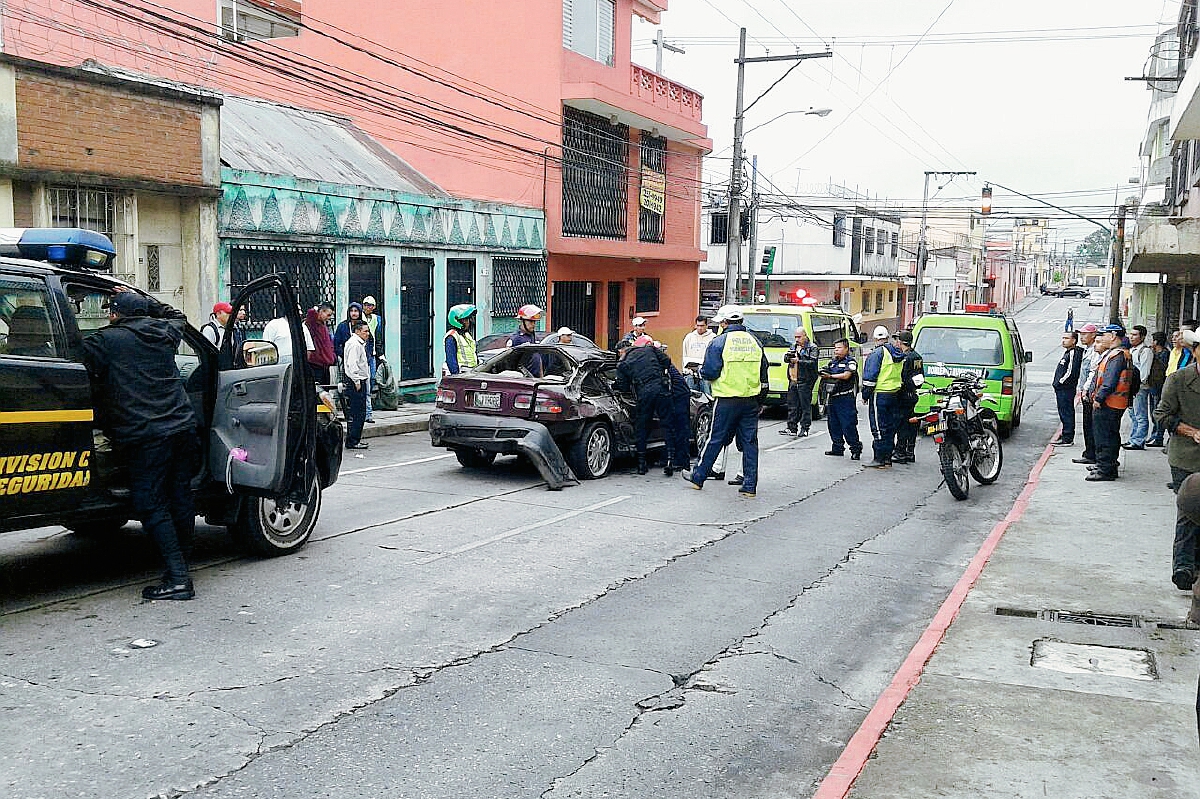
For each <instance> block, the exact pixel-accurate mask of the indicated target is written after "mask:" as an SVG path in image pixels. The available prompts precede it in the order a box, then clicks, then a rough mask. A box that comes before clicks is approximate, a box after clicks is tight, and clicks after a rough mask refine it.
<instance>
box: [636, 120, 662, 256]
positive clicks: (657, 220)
mask: <svg viewBox="0 0 1200 799" xmlns="http://www.w3.org/2000/svg"><path fill="white" fill-rule="evenodd" d="M641 158H642V172H641V182H642V184H643V186H642V189H643V191H645V184H646V180H647V177H648V176H647V174H646V173H647V172H651V173H656V175H655V177H656V176H657V175H662V176H664V177H665V176H666V174H667V140H666V139H663V138H659V137H657V136H651V135H650V134H649V133H642V144H641ZM665 182H666V181H665V180H663V183H664V185H663V192H662V204H663V208H662V212H661V213H659V212H657V211H654V210H651V209H649V208H647V207H646V205H645V203H644V202H639V203H638V240H639V241H648V242H653V243H656V244H662V242H663V233H664V232H665V230H666V219H667V212H666V203H667V197H666V186H665Z"/></svg>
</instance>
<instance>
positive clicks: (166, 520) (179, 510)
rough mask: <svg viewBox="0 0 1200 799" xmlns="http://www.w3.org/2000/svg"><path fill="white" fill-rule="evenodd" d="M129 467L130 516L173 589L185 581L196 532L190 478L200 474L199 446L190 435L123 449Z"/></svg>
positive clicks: (190, 432)
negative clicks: (143, 533) (151, 543)
mask: <svg viewBox="0 0 1200 799" xmlns="http://www.w3.org/2000/svg"><path fill="white" fill-rule="evenodd" d="M121 452H122V454H123V455H124V458H125V462H126V463H127V464H128V466H129V493H130V499H131V500H132V502H133V512H134V513H135V514H136V515H137V518H138V520H139V521H140V522H141V523H142V528H143V529H144V530H145V531H146V533H147V535H149V536H150V539H151V540H152V541H154V544H155V546H157V547H158V551H159V554H160V555H162V559H163V561H164V562H165V563H166V566H167V570H166V573H165V574H164V575H163V577H164V578H165V579H166V580H167V582H169V583H171V584H173V585H180V584H182V583H184V582H186V581H187V580H188V565H187V558H186V557H185V555H184V552H185V551H186V550H188V549H190V548H191V545H192V534H193V533H194V532H195V530H196V510H195V507H194V505H193V502H192V478H193V477H195V476H196V473H197V472H198V471H199V468H198V467H199V464H198V457H199V453H200V442H199V439H198V438H197V435H196V433H195V431H192V430H188V431H185V432H180V433H175V434H173V435H169V436H166V437H163V438H150V439H145V440H141V441H137V442H135V443H130V444H126V445H122V447H121Z"/></svg>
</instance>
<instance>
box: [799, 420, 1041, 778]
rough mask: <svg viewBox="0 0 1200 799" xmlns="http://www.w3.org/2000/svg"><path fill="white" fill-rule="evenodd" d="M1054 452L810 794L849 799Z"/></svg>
mask: <svg viewBox="0 0 1200 799" xmlns="http://www.w3.org/2000/svg"><path fill="white" fill-rule="evenodd" d="M1056 437H1057V434H1056ZM1052 454H1054V447H1053V446H1052V445H1050V444H1047V445H1046V449H1045V450H1044V451H1043V452H1042V456H1041V457H1040V458H1038V461H1037V463H1035V464H1034V465H1033V469H1031V470H1030V472H1029V477H1028V478H1027V479H1026V480H1025V487H1024V488H1023V489H1022V490H1021V493H1020V494H1018V495H1017V499H1016V501H1015V502H1013V505H1012V507H1011V508H1009V511H1008V513H1007V514H1006V515H1005V516H1004V518H1003V519H1001V520H1000V521H999V522H997V523H996V526H995V527H993V528H992V531H991V533H989V534H988V537H987V539H986V540H984V542H983V546H981V547H980V548H979V551H978V552H976V553H975V557H974V558H972V559H971V562H970V564H968V565H967V570H966V571H965V572H963V575H962V577H960V578H959V579H958V582H957V583H955V584H954V588H952V589H951V590H950V594H949V596H947V597H946V601H944V602H943V603H942V606H941V607H940V608H938V612H937V613H936V614H935V615H934V617H933V620H932V621H931V622H930V623H929V626H928V627H926V628H925V632H923V633H922V634H921V637H920V638H919V639H917V643H916V644H915V645H913V648H912V649H911V650H910V651H909V653H908V657H906V658H905V659H904V663H902V664H901V665H900V669H899V671H897V672H896V675H895V676H894V677H893V678H892V682H891V684H890V685H888V687H887V688H886V689H884V691H883V693H881V694H880V695H879V698H878V699H876V700H875V705H874V707H872V708H871V712H870V713H868V714H867V717H866V718H865V719H863V722H862V724H860V725H859V727H858V731H857V732H855V733H854V736H853V737H852V738H851V739H850V742H849V743H847V744H846V748H845V749H844V750H843V751H842V756H841V757H839V758H838V759H837V762H836V763H834V764H833V766H832V768H830V769H829V773H828V774H827V775H825V779H824V780H822V781H821V785H820V786H819V787H818V788H817V792H816V793H814V794H813V796H812V799H845V797H846V796H847V795H848V794H849V793H850V789H851V788H852V787H853V786H854V781H855V780H856V779H858V775H859V774H861V773H862V770H863V767H864V766H866V764H867V758H869V757H870V756H871V753H872V752H874V751H875V747H876V746H877V745H878V744H879V739H880V738H882V737H883V733H884V731H886V730H887V726H888V724H890V723H891V721H892V718H893V717H894V716H895V715H896V711H897V710H898V709H899V708H900V705H902V704H904V700H905V699H907V698H908V694H909V692H910V691H912V689H913V687H914V686H916V684H917V683H918V682H920V680H921V673H922V672H923V671H924V670H925V664H926V663H928V662H929V659H930V658H931V657H933V653H934V651H935V650H936V649H937V648H938V645H939V644H941V642H942V639H943V638H945V637H946V631H947V630H948V629H949V628H950V624H951V623H952V622H953V621H954V619H955V618H956V617H957V616H958V612H959V610H961V609H962V605H963V602H965V601H966V599H967V593H968V592H969V591H970V590H971V587H972V586H974V585H975V581H976V580H978V579H979V575H980V574H981V573H983V567H984V566H985V565H986V564H987V562H988V559H989V558H991V556H992V553H993V552H995V550H996V546H997V545H998V544H999V543H1000V539H1001V538H1003V537H1004V533H1005V532H1006V531H1007V530H1008V527H1009V525H1011V524H1013V523H1014V522H1016V521H1018V520H1019V519H1020V518H1021V516H1023V515H1024V514H1025V509H1026V508H1027V507H1028V506H1029V498H1030V497H1031V496H1033V492H1034V489H1036V488H1037V484H1038V483H1039V482H1040V481H1041V479H1042V469H1043V468H1045V466H1046V461H1048V460H1050V456H1051V455H1052Z"/></svg>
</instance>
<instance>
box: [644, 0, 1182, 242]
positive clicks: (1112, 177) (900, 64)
mask: <svg viewBox="0 0 1200 799" xmlns="http://www.w3.org/2000/svg"><path fill="white" fill-rule="evenodd" d="M718 9H719V10H718ZM943 11H944V13H943ZM1178 11H1179V0H1120V1H1119V2H1118V1H1116V0H1003V1H1002V0H986V2H985V0H904V2H896V0H839V2H829V0H820V1H818V0H670V10H669V11H667V12H666V13H664V14H663V17H662V29H663V31H664V35H665V37H666V39H667V41H668V42H672V41H678V42H680V43H682V44H683V46H684V47H685V49H686V50H687V53H686V54H685V55H677V54H674V53H671V52H666V53H664V60H663V72H664V73H665V74H666V76H667V77H669V78H671V79H673V80H677V81H679V82H680V83H683V84H685V85H687V86H690V87H691V88H693V89H696V90H697V91H699V92H701V93H702V94H703V95H704V102H705V105H704V121H705V122H706V123H707V124H708V129H709V136H710V137H711V138H712V139H713V142H714V152H713V154H714V156H718V157H724V158H725V159H728V158H729V157H730V154H731V150H730V149H729V147H730V144H731V142H732V138H733V113H734V92H735V87H736V75H737V73H736V67H735V65H734V64H733V59H734V58H735V57H736V55H737V26H738V25H743V26H745V27H746V28H747V29H748V37H747V55H750V56H757V55H764V54H766V53H767V51H766V49H765V47H764V45H767V46H769V48H770V54H771V55H782V54H786V53H794V52H797V49H796V46H794V45H793V44H792V42H794V43H795V45H798V46H799V48H800V50H799V51H800V52H816V51H820V50H824V49H825V45H824V44H822V43H821V39H823V40H824V41H826V42H828V43H829V44H831V45H832V47H833V51H834V57H833V58H830V59H819V60H810V61H806V62H804V63H803V64H802V65H801V66H799V67H798V68H797V69H796V70H795V71H794V72H792V73H791V74H790V75H789V76H788V77H787V78H786V79H785V80H784V81H783V82H782V83H780V84H779V85H778V86H777V87H775V88H774V89H772V90H771V92H770V94H768V95H767V96H766V98H765V99H763V101H762V102H760V103H759V104H758V105H756V106H755V107H754V108H753V109H751V110H750V111H749V112H747V114H746V117H745V127H746V129H747V130H749V129H750V128H751V127H753V126H755V125H758V124H760V123H762V122H766V121H767V120H769V119H771V118H772V117H774V116H775V115H776V114H779V113H782V112H784V111H788V110H792V109H807V108H810V107H811V108H821V107H828V108H832V109H834V110H833V113H832V114H830V115H829V116H827V117H824V118H821V117H817V116H803V115H798V114H797V115H791V116H785V117H783V118H782V119H779V120H777V121H775V122H773V123H771V124H770V125H768V126H766V127H764V128H762V129H761V130H756V131H754V132H753V133H751V134H749V135H748V136H747V137H746V154H747V156H749V155H752V154H754V155H758V159H759V170H760V173H761V174H765V175H766V176H767V177H768V178H769V179H770V180H771V181H773V182H774V183H775V184H776V185H777V186H778V187H779V188H781V189H783V190H785V191H788V192H792V191H794V190H795V189H796V187H797V185H800V186H801V187H803V186H804V185H806V184H807V185H810V186H811V185H813V184H824V183H826V182H827V181H830V180H832V181H833V182H835V183H840V184H842V185H845V186H848V187H850V188H852V189H855V188H857V190H858V191H859V192H861V193H864V194H869V195H870V196H871V197H872V198H874V197H876V196H879V197H882V198H884V199H888V200H893V201H899V202H900V203H902V204H904V205H906V206H916V207H918V208H919V206H920V202H921V191H922V182H923V179H924V172H925V171H926V170H967V171H976V172H978V173H979V175H978V177H976V178H959V179H958V180H956V181H955V182H954V183H953V184H951V185H949V186H947V187H946V188H944V189H942V190H941V192H937V191H936V189H937V185H933V186H931V189H930V191H931V195H933V194H936V195H937V197H936V198H935V201H934V202H933V203H931V207H934V208H936V206H937V204H938V202H939V201H942V198H952V197H967V196H971V197H978V195H979V189H980V188H981V187H982V185H983V183H984V182H987V181H995V182H999V183H1001V184H1004V185H1006V186H1010V187H1012V188H1013V189H1016V190H1018V191H1021V192H1024V193H1026V194H1030V195H1035V196H1038V195H1042V194H1047V196H1046V199H1048V200H1050V201H1051V202H1054V203H1055V204H1058V205H1067V206H1069V207H1071V208H1072V210H1077V211H1079V212H1081V213H1083V214H1084V215H1085V216H1093V217H1097V218H1100V220H1101V221H1105V220H1107V218H1108V217H1109V215H1110V214H1111V212H1112V205H1113V201H1114V199H1113V198H1114V191H1115V190H1116V188H1117V186H1118V184H1121V190H1120V194H1121V196H1122V197H1125V196H1128V195H1130V194H1135V193H1137V187H1135V186H1131V185H1129V183H1128V179H1129V178H1130V177H1131V176H1133V175H1136V174H1137V164H1138V148H1139V147H1140V146H1141V141H1142V138H1143V136H1144V135H1145V132H1146V125H1147V110H1148V107H1149V101H1150V92H1149V91H1148V90H1147V88H1146V84H1145V83H1143V82H1133V81H1126V80H1124V78H1125V77H1126V76H1136V75H1141V74H1142V69H1143V65H1144V64H1145V62H1146V60H1147V58H1148V55H1149V51H1150V47H1151V45H1152V44H1153V41H1154V34H1155V33H1156V32H1157V31H1159V30H1162V29H1165V28H1168V27H1173V26H1174V24H1175V21H1176V16H1177V14H1178ZM722 12H723V14H724V16H723V15H722ZM939 14H941V17H940V19H938V21H937V22H936V24H934V20H935V19H937V18H938V15H939ZM726 17H728V18H726ZM731 20H732V21H731ZM734 23H737V24H736V25H735V24H734ZM805 23H807V26H811V30H810V29H809V27H806V24H805ZM930 25H932V26H933V27H932V28H931V29H930V30H929V33H928V34H927V36H926V38H925V39H924V41H922V42H921V43H920V44H917V46H916V47H915V48H913V43H914V42H915V41H916V40H917V39H918V37H920V36H921V34H923V33H925V31H926V29H928V28H930ZM1055 29H1071V30H1066V31H1064V30H1055ZM1084 29H1086V30H1084ZM1100 29H1105V30H1100ZM1035 30H1036V31H1039V32H1038V33H1032V32H1030V31H1035ZM655 31H656V28H655V27H654V26H652V25H649V24H647V23H644V22H641V21H640V20H636V19H635V23H634V28H633V58H634V61H636V62H637V63H640V64H643V65H646V66H649V67H650V68H653V67H654V64H655V51H654V47H653V46H652V45H651V44H650V42H651V40H652V39H653V37H654V35H655ZM813 31H816V34H818V35H819V36H820V39H818V38H817V35H814V33H813ZM1005 31H1009V32H1011V31H1022V32H1026V33H1022V34H1013V33H1008V34H1000V35H1002V36H1007V37H1008V38H1014V37H1015V38H1023V39H1026V41H1016V42H1013V41H997V40H996V38H997V35H998V34H997V32H1005ZM954 34H984V38H986V39H988V40H987V41H977V42H974V43H961V42H960V43H944V44H943V43H937V40H938V38H939V37H942V38H959V39H961V38H963V37H962V36H958V37H955V36H954ZM1081 36H1086V37H1088V38H1079V37H1081ZM1032 37H1057V38H1058V39H1059V40H1057V41H1055V40H1045V38H1043V40H1040V41H1036V40H1035V41H1029V40H1028V39H1030V38H1032ZM864 38H865V39H867V40H869V41H870V42H872V44H870V45H869V46H864V44H863V42H864ZM975 38H980V37H979V36H976V37H975ZM756 39H758V40H762V41H756ZM910 50H911V52H910ZM788 66H789V65H788V64H787V63H765V64H749V65H747V66H746V102H747V103H749V102H750V101H751V100H753V99H754V98H755V97H757V96H758V95H759V94H760V93H761V92H762V91H763V90H765V89H766V88H767V87H768V86H769V85H770V84H771V83H772V82H773V81H775V80H776V79H777V78H779V77H780V76H781V75H782V74H783V73H784V72H785V71H786V70H787V68H788ZM881 81H882V85H879V86H878V88H877V89H876V85H877V84H880V82H881ZM872 90H874V93H873V94H872V93H871V92H872ZM868 95H869V97H868ZM864 98H867V99H865V102H864ZM856 108H857V110H855V109H856ZM922 128H923V129H924V130H922ZM729 165H730V162H729V161H728V160H725V161H712V162H710V163H709V164H708V166H707V168H706V178H707V179H709V180H712V181H716V182H721V183H727V182H728V179H729ZM761 188H762V186H761V184H760V189H761ZM767 190H770V189H769V188H768V189H767ZM1082 190H1092V191H1094V193H1093V194H1091V195H1069V196H1066V197H1061V196H1060V197H1055V196H1053V195H1051V194H1048V193H1052V192H1072V191H1082ZM1016 202H1019V203H1021V204H1022V205H1026V206H1027V205H1030V203H1029V202H1028V201H1026V200H1022V199H1020V198H1016V197H1013V196H1012V195H1006V194H1005V193H1003V192H1001V191H1000V190H999V189H997V190H996V198H995V201H994V206H995V207H996V209H997V210H999V209H1000V208H1002V207H1003V206H1004V205H1005V204H1006V203H1016ZM1088 206H1093V207H1088ZM1048 212H1049V211H1048ZM1030 213H1031V212H1030ZM1053 224H1055V226H1056V227H1058V228H1059V231H1060V232H1059V234H1058V238H1059V241H1077V240H1079V239H1081V238H1082V237H1083V236H1085V235H1087V233H1089V232H1091V231H1092V230H1094V229H1095V227H1093V226H1090V225H1089V224H1087V223H1079V224H1078V225H1076V224H1068V223H1065V222H1058V221H1056V222H1054V223H1053Z"/></svg>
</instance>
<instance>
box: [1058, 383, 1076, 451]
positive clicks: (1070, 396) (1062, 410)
mask: <svg viewBox="0 0 1200 799" xmlns="http://www.w3.org/2000/svg"><path fill="white" fill-rule="evenodd" d="M1054 400H1055V402H1057V403H1058V419H1059V421H1061V422H1062V435H1061V436H1059V440H1060V441H1074V440H1075V389H1074V388H1073V387H1072V388H1056V389H1054Z"/></svg>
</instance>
